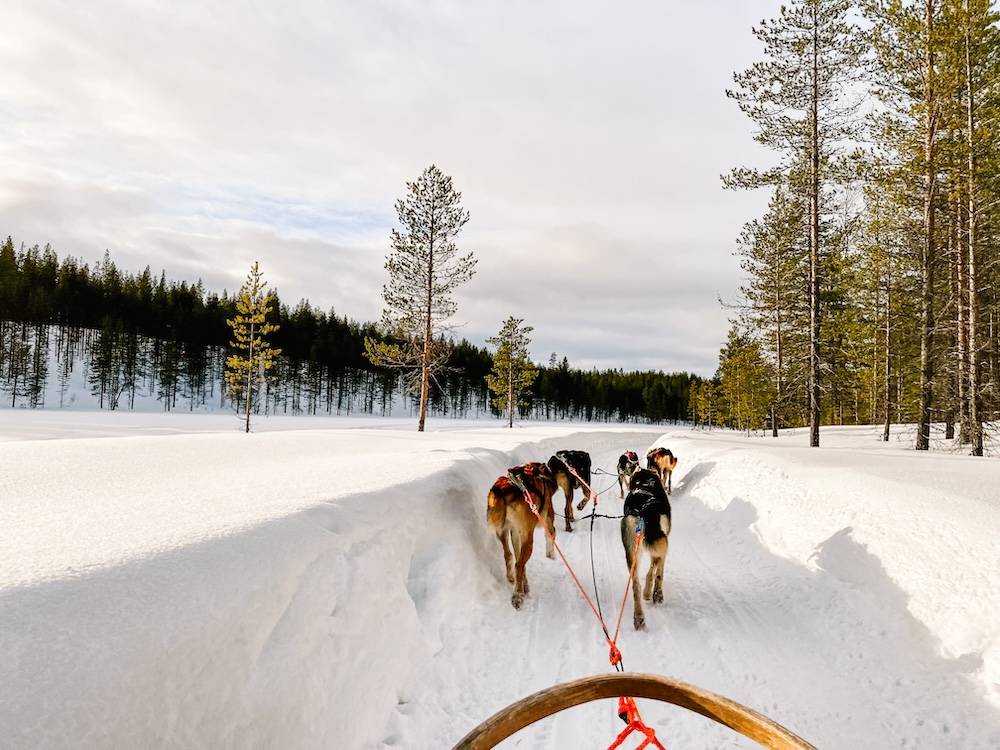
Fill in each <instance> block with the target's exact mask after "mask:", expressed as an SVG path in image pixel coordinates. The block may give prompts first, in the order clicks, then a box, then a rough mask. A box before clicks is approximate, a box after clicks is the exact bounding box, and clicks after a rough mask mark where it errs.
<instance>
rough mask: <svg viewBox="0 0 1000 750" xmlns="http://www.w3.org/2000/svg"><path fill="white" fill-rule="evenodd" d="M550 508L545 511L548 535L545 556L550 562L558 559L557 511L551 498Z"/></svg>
mask: <svg viewBox="0 0 1000 750" xmlns="http://www.w3.org/2000/svg"><path fill="white" fill-rule="evenodd" d="M547 505H548V507H547V508H546V510H545V528H546V529H548V533H547V534H546V535H545V556H546V557H547V558H549V559H550V560H555V559H556V542H555V539H556V509H555V508H554V507H553V506H552V498H551V497H550V498H549V502H548V504H547Z"/></svg>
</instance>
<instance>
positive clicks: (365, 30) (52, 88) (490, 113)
mask: <svg viewBox="0 0 1000 750" xmlns="http://www.w3.org/2000/svg"><path fill="white" fill-rule="evenodd" d="M778 9H779V3H777V2H763V1H760V0H752V1H751V0H747V1H741V2H737V1H736V0H704V1H703V2H699V3H678V2H667V3H664V2H653V1H652V0H650V1H648V2H647V1H645V0H622V1H620V2H614V3H612V2H605V3H600V2H591V1H587V0H577V1H575V2H569V1H561V2H560V1H551V0H543V1H542V2H526V1H523V0H482V1H481V2H475V3H468V2H459V1H458V0H454V1H453V2H430V1H429V2H420V3H412V2H411V3H406V2H387V1H381V2H380V1H378V0H333V1H332V2H331V1H330V0H287V1H286V2H282V3H277V2H271V3H268V2H247V1H246V0H226V1H225V2H221V1H220V0H203V1H202V2H199V3H181V4H177V3H167V2H155V1H152V2H145V3H131V2H129V3H126V2H113V1H112V0H91V1H90V2H87V3H64V2H53V1H51V0H30V1H21V0H13V2H7V3H4V4H3V6H0V27H2V28H3V29H4V30H5V31H4V34H3V35H2V36H0V66H2V69H3V70H4V75H3V76H2V77H0V129H2V134H3V137H2V138H0V161H2V164H3V165H4V168H3V170H2V171H0V235H2V236H3V237H6V236H7V235H11V236H12V237H13V239H14V241H15V243H16V244H18V245H19V244H20V243H22V242H23V243H26V244H27V245H29V246H30V245H34V244H40V245H44V244H45V243H47V242H48V243H51V244H52V246H53V248H54V249H55V250H56V252H57V253H58V254H59V257H60V259H61V258H63V257H65V256H66V255H73V256H76V257H78V258H81V259H83V260H84V261H87V262H89V263H91V264H93V263H94V262H95V261H97V260H99V259H100V257H101V256H102V255H103V253H104V250H105V249H108V250H109V251H110V252H111V257H112V259H113V260H114V261H115V263H116V264H117V265H118V266H119V268H121V269H123V270H126V271H129V272H138V271H141V270H142V269H143V268H144V267H145V266H146V265H149V266H150V267H151V269H152V270H153V272H154V273H156V274H159V272H160V270H165V272H166V275H167V277H168V279H173V280H177V281H180V280H186V281H190V282H194V281H195V280H197V279H198V278H201V279H202V280H203V281H204V284H205V286H206V288H207V289H209V290H213V291H219V292H221V291H222V290H223V289H226V290H228V291H230V292H232V291H234V290H236V289H237V288H239V286H240V284H241V283H242V282H243V280H244V278H245V277H246V273H247V271H248V269H249V267H250V265H251V264H252V263H253V262H254V261H259V262H260V264H261V268H262V270H263V272H264V275H265V277H266V278H267V279H268V280H269V281H270V283H271V286H272V287H273V288H275V289H277V290H278V292H279V293H280V295H281V298H282V301H283V302H284V303H286V304H291V305H294V304H295V303H296V302H297V301H299V300H300V299H303V298H307V299H308V300H309V301H310V302H311V303H312V304H313V305H314V306H315V307H318V308H320V309H324V310H329V309H330V308H333V309H335V310H336V312H337V313H338V314H340V315H345V316H347V317H350V318H353V319H355V320H359V321H375V320H378V319H379V317H380V315H381V309H382V298H381V290H382V285H383V284H384V283H385V282H386V280H387V274H386V271H385V270H384V263H385V256H386V254H387V252H388V251H389V233H390V230H391V228H392V227H394V226H395V225H396V216H395V210H394V205H395V202H396V200H398V199H399V198H401V197H403V196H404V194H405V192H406V183H407V182H408V181H412V180H414V179H416V178H417V177H418V176H419V175H420V173H421V171H422V170H423V169H424V168H426V167H427V166H429V165H430V164H436V165H437V166H438V167H439V168H440V169H441V170H442V171H443V172H444V173H445V174H448V175H450V176H451V177H452V178H453V180H454V185H455V187H456V189H458V190H459V191H461V192H462V196H463V205H464V206H465V208H467V209H468V210H469V212H470V213H471V217H472V218H471V221H470V222H469V223H468V224H467V225H466V228H465V230H464V231H463V232H462V234H461V235H460V236H459V247H460V249H461V250H462V251H463V252H468V251H471V252H473V253H474V254H475V256H476V257H477V258H478V259H479V265H478V273H477V275H476V276H475V278H474V279H473V280H472V281H470V282H469V283H468V284H466V285H464V286H463V287H461V288H460V289H459V290H458V292H457V293H456V299H457V301H458V304H459V311H458V315H457V316H456V318H455V320H454V322H455V323H458V324H461V325H462V327H461V328H460V329H459V330H458V335H459V336H464V337H465V338H468V339H469V340H470V341H471V342H472V343H474V344H477V345H480V346H482V345H484V344H485V339H486V337H487V336H492V335H495V334H496V333H497V331H499V329H500V326H501V324H502V323H503V321H504V319H505V318H506V317H507V316H509V315H513V316H515V317H519V318H523V319H524V321H525V323H526V324H527V325H531V326H534V329H535V330H534V333H533V334H532V337H533V345H532V348H531V349H532V356H533V358H534V359H535V360H536V361H539V362H546V361H547V360H548V358H549V355H550V354H551V353H552V352H555V353H556V354H557V356H558V357H559V358H560V359H561V358H562V357H563V356H566V357H568V358H569V361H570V364H571V365H572V366H574V367H580V368H588V369H589V368H591V367H597V368H600V369H603V368H609V367H613V368H623V369H625V370H626V371H628V370H636V369H639V370H647V369H654V370H656V369H659V370H664V371H667V372H673V371H691V372H695V373H697V374H699V375H702V376H711V375H712V374H713V372H714V371H715V368H716V365H717V362H718V352H719V347H720V345H721V344H722V343H723V342H724V340H725V336H726V332H727V330H728V327H729V324H728V318H729V316H730V314H731V313H730V312H728V311H726V310H724V309H723V308H722V307H721V306H720V304H719V297H722V298H723V299H727V300H728V299H732V298H734V296H735V294H736V290H737V288H738V286H739V284H740V279H741V272H740V269H739V264H738V261H737V259H736V258H735V257H734V256H733V251H734V250H735V247H736V243H735V240H736V237H737V236H738V234H739V231H740V228H741V227H742V225H743V224H744V223H745V222H746V221H749V220H751V219H753V218H756V217H757V216H758V215H759V214H760V213H762V211H763V210H764V207H765V205H766V199H767V196H766V194H739V193H732V192H728V191H724V190H723V189H722V187H721V182H720V179H719V175H720V174H722V173H725V172H728V171H729V170H730V169H731V168H733V167H735V166H738V165H743V164H746V165H752V164H757V165H761V164H764V163H765V160H766V159H767V158H768V157H767V155H766V154H765V153H763V152H762V151H761V150H760V149H759V148H758V147H757V146H756V145H755V144H754V142H753V140H752V136H753V125H752V123H751V122H750V121H749V120H748V119H747V118H746V117H745V116H744V115H743V114H742V113H741V112H740V111H739V109H738V108H737V106H736V105H735V103H734V102H732V101H730V100H728V99H727V98H726V96H725V89H726V88H727V87H730V86H731V85H732V74H733V73H734V72H736V71H742V70H744V69H745V68H747V67H749V66H750V65H751V64H752V63H753V62H754V61H756V60H758V59H761V57H762V50H761V48H760V46H759V44H758V43H757V41H756V40H755V39H754V37H753V35H752V33H751V26H752V25H753V24H756V23H759V22H760V20H761V19H762V18H765V17H766V18H771V17H774V16H776V15H777V14H778Z"/></svg>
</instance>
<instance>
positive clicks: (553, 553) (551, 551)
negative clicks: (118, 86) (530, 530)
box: [545, 549, 556, 560]
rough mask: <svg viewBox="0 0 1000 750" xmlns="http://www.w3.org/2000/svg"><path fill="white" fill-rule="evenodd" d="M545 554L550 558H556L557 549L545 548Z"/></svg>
mask: <svg viewBox="0 0 1000 750" xmlns="http://www.w3.org/2000/svg"><path fill="white" fill-rule="evenodd" d="M545 556H546V557H547V558H549V559H550V560H555V559H556V551H555V550H554V549H549V550H545Z"/></svg>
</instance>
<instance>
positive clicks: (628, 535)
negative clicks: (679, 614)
mask: <svg viewBox="0 0 1000 750" xmlns="http://www.w3.org/2000/svg"><path fill="white" fill-rule="evenodd" d="M636 521H637V519H636V517H635V516H625V517H624V518H623V519H622V546H623V547H624V548H625V564H626V565H627V566H628V569H629V570H630V571H631V572H632V625H633V627H635V629H636V630H645V629H646V617H645V615H644V614H643V611H642V593H641V591H640V589H639V565H638V560H636V559H635V557H636V555H638V554H639V550H638V549H636V539H637V538H638V533H637V532H636Z"/></svg>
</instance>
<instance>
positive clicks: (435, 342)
mask: <svg viewBox="0 0 1000 750" xmlns="http://www.w3.org/2000/svg"><path fill="white" fill-rule="evenodd" d="M406 188H407V191H408V194H407V197H406V198H402V199H400V200H399V201H397V202H396V215H397V217H398V219H399V223H400V226H401V229H393V230H392V252H391V253H390V255H389V256H388V258H387V259H386V263H385V268H386V270H387V271H388V272H389V283H388V284H387V285H386V286H384V287H383V288H382V299H383V300H384V301H385V308H384V310H383V314H382V324H381V329H382V330H381V332H382V334H383V336H384V340H381V341H380V340H376V339H374V338H371V337H368V338H366V339H365V356H366V357H367V358H368V360H369V361H370V362H372V363H373V364H375V365H377V366H381V367H390V368H399V369H401V370H403V371H404V372H406V373H407V377H406V379H405V381H404V382H405V383H406V385H407V387H408V389H409V390H410V391H411V392H414V391H419V393H420V419H419V423H418V425H417V430H419V431H421V432H422V431H423V429H424V423H425V421H426V419H427V404H428V394H429V389H430V379H431V377H432V375H433V374H434V373H435V372H437V371H439V370H441V369H442V368H443V367H444V365H445V364H446V362H447V360H448V356H449V353H450V352H449V347H448V344H447V342H446V341H445V338H444V334H445V333H446V332H448V331H450V330H451V327H450V326H449V325H448V323H447V321H448V319H449V318H450V317H451V316H452V315H454V314H455V312H456V310H457V305H456V303H455V302H454V300H453V299H452V297H451V293H452V292H453V291H454V290H455V288H456V287H458V285H459V284H463V283H465V282H466V281H468V280H469V279H471V278H472V276H473V274H474V273H475V266H476V260H475V258H473V257H472V253H469V254H468V255H464V256H460V255H459V254H458V247H457V246H456V245H455V241H454V240H455V237H456V235H458V233H459V232H460V231H461V229H462V227H463V226H465V224H466V222H467V221H468V220H469V213H468V211H465V210H463V209H462V206H461V199H462V194H461V193H459V192H458V191H456V190H455V188H454V187H453V186H452V182H451V177H448V176H446V175H445V174H443V173H442V172H441V170H440V169H438V168H437V167H436V166H434V165H431V166H430V167H428V168H427V169H425V170H424V171H423V173H422V174H421V175H420V177H419V178H418V179H417V180H416V181H415V182H408V183H407V184H406Z"/></svg>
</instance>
